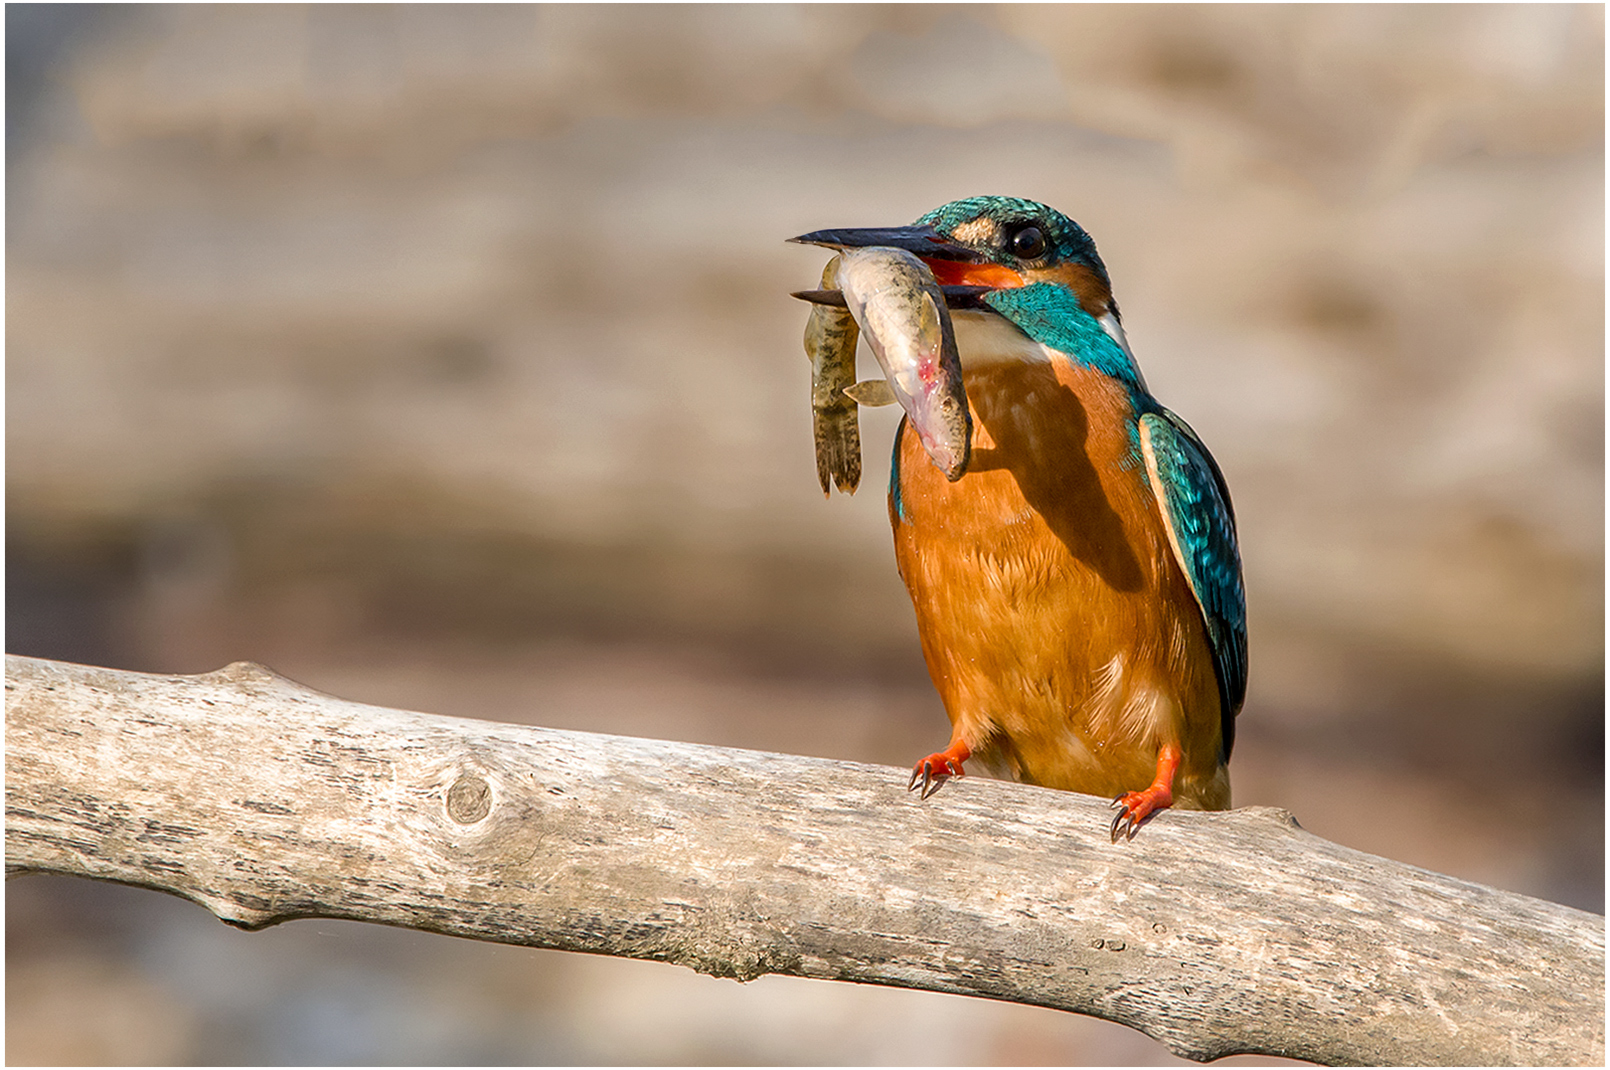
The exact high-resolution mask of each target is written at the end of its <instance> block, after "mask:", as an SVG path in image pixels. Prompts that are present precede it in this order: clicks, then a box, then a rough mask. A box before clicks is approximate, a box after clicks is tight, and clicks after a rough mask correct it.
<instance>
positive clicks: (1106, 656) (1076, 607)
mask: <svg viewBox="0 0 1610 1070" xmlns="http://www.w3.org/2000/svg"><path fill="white" fill-rule="evenodd" d="M793 240H794V241H796V242H803V243H807V244H813V245H822V246H826V247H829V248H833V249H838V250H841V251H842V250H847V249H854V248H857V247H866V246H880V247H881V246H887V247H893V248H897V249H904V250H906V251H908V252H910V253H912V254H914V255H916V256H917V257H918V258H919V259H921V260H922V261H923V263H925V264H926V265H927V266H928V268H929V269H930V270H931V271H932V272H933V275H934V278H935V280H936V281H937V282H938V283H939V284H940V286H941V287H943V288H944V292H945V294H946V296H947V304H953V305H954V307H953V308H952V309H951V311H950V318H951V322H952V325H953V329H954V335H955V341H956V346H957V349H958V351H959V353H960V358H961V369H962V377H963V382H964V385H965V391H966V396H967V401H968V405H969V407H970V408H971V411H972V417H973V432H972V434H973V438H972V453H971V459H970V462H969V463H968V465H967V468H966V470H965V472H963V473H962V474H961V475H960V476H959V477H957V478H955V479H949V478H947V477H946V474H945V473H943V472H941V471H940V470H939V469H938V468H937V467H935V465H934V464H931V463H929V461H928V457H927V455H926V454H925V453H924V451H923V447H922V444H921V443H920V441H919V438H918V435H917V434H916V432H915V430H914V429H913V428H912V427H911V426H910V420H909V417H908V418H904V419H902V420H901V422H900V427H899V430H898V431H897V432H896V433H895V442H894V455H893V461H892V464H891V468H890V475H889V495H888V502H889V521H890V524H891V525H892V527H893V529H894V548H895V561H896V564H897V566H898V568H899V571H900V576H901V578H902V579H903V580H904V581H905V584H906V588H907V590H908V591H909V592H910V595H911V602H912V606H913V608H914V609H915V612H916V618H917V628H918V633H919V635H920V637H921V641H922V652H923V657H924V660H925V661H926V662H927V666H928V672H929V675H930V676H931V678H932V679H933V683H934V687H935V689H936V690H937V691H938V692H939V696H940V698H941V700H942V701H943V703H944V707H945V712H946V714H947V715H948V716H949V718H950V723H951V735H950V741H949V744H948V745H947V746H946V747H945V748H944V749H943V750H941V751H938V752H936V753H933V754H930V755H928V756H927V757H925V758H923V759H922V760H921V761H919V762H917V764H916V766H915V767H914V769H913V770H912V775H911V785H910V786H911V787H912V788H913V789H919V791H920V794H921V796H922V797H923V798H927V797H928V796H929V795H930V794H931V793H932V792H933V791H935V790H937V789H938V787H939V785H940V784H942V783H943V782H944V781H945V780H946V779H947V778H949V777H951V776H956V777H960V776H962V775H963V773H964V767H963V763H965V762H968V761H976V762H977V763H979V764H981V765H983V766H984V767H985V768H987V769H989V770H990V771H991V772H992V773H994V774H996V775H998V776H1004V777H1008V778H1011V779H1015V780H1018V781H1022V782H1025V783H1030V784H1039V785H1043V786H1046V787H1051V788H1060V789H1064V790H1069V791H1077V792H1083V793H1086V794H1093V795H1103V796H1109V797H1111V798H1112V807H1113V809H1115V810H1116V811H1117V814H1116V816H1115V817H1114V818H1113V821H1112V825H1111V829H1110V832H1111V838H1112V840H1113V841H1114V842H1117V841H1118V840H1119V839H1120V838H1126V839H1132V838H1133V837H1134V835H1135V833H1136V831H1137V830H1138V829H1139V828H1140V827H1141V825H1142V824H1144V823H1145V822H1146V821H1148V820H1149V819H1150V818H1151V817H1152V816H1153V815H1154V814H1156V813H1157V812H1158V811H1160V810H1163V809H1165V808H1167V807H1169V806H1178V807H1181V808H1186V809H1199V810H1223V809H1228V808H1229V806H1230V778H1229V771H1228V762H1229V759H1230V750H1231V747H1232V745H1233V743H1234V741H1235V719H1236V715H1237V714H1238V713H1239V712H1240V709H1241V705H1242V702H1243V700H1244V699H1245V696H1246V688H1247V637H1246V602H1245V594H1244V591H1243V585H1242V577H1241V557H1240V550H1239V546H1238V543H1237V538H1236V521H1235V513H1234V510H1233V507H1232V506H1231V503H1230V492H1229V489H1228V487H1227V486H1226V484H1225V480H1224V475H1223V473H1222V472H1221V471H1220V469H1219V466H1218V464H1217V462H1215V461H1214V459H1213V455H1212V454H1211V453H1209V452H1208V449H1207V447H1206V446H1205V445H1203V443H1202V440H1201V439H1200V438H1199V437H1198V436H1197V434H1196V432H1194V431H1193V430H1191V428H1190V426H1189V425H1188V424H1186V422H1185V421H1184V420H1182V419H1180V417H1178V416H1176V415H1175V414H1174V413H1172V412H1170V411H1169V410H1168V409H1166V408H1164V407H1163V406H1162V405H1161V404H1160V403H1159V402H1158V401H1157V399H1156V398H1154V397H1153V396H1152V394H1151V391H1150V390H1149V389H1148V388H1147V386H1146V380H1145V378H1144V377H1143V376H1142V375H1141V372H1140V368H1139V366H1138V365H1137V364H1136V362H1135V358H1134V354H1133V352H1132V351H1131V348H1130V344H1129V341H1128V339H1127V338H1126V336H1125V334H1124V329H1123V325H1122V320H1121V319H1120V316H1119V312H1118V305H1117V302H1116V301H1114V300H1113V294H1112V284H1111V281H1110V280H1109V278H1108V275H1107V268H1106V265H1105V264H1103V263H1102V260H1101V257H1100V256H1099V255H1098V254H1097V252H1096V245H1095V242H1094V241H1092V240H1091V238H1090V235H1089V234H1087V233H1086V232H1085V230H1084V228H1082V227H1081V226H1079V224H1077V223H1075V222H1074V221H1073V220H1071V219H1069V218H1068V217H1067V216H1065V215H1063V214H1062V213H1061V212H1059V211H1057V210H1055V209H1053V208H1050V207H1048V206H1046V205H1044V204H1040V203H1038V202H1036V201H1031V200H1023V199H1019V198H1015V197H999V196H985V197H970V198H967V199H965V200H959V201H953V202H951V203H949V204H946V205H944V206H942V207H940V208H936V209H934V210H933V211H931V212H929V213H928V214H926V215H924V216H923V217H922V218H920V219H918V220H917V221H916V223H914V224H912V225H911V226H907V227H879V228H852V229H840V230H823V231H816V232H813V233H811V234H805V235H801V236H800V237H798V238H795V239H793ZM953 295H954V300H951V299H952V297H953Z"/></svg>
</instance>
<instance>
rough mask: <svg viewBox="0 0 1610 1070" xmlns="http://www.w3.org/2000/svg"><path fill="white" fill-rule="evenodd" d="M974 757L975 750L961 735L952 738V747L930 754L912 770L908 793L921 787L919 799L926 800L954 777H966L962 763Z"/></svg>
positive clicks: (907, 788)
mask: <svg viewBox="0 0 1610 1070" xmlns="http://www.w3.org/2000/svg"><path fill="white" fill-rule="evenodd" d="M972 756H973V748H971V747H969V746H968V745H967V742H966V741H965V740H963V739H962V738H961V736H959V735H955V736H952V737H950V746H948V747H946V748H945V749H944V750H942V751H940V752H939V753H938V754H930V755H928V757H926V758H924V759H923V760H922V761H920V762H918V763H917V764H916V765H915V766H914V767H913V768H912V770H911V783H910V784H907V785H906V790H907V791H916V790H917V789H918V787H919V786H920V787H921V789H922V790H921V792H920V793H919V798H923V799H926V798H927V797H928V796H930V795H932V794H933V793H934V792H936V791H938V790H939V785H941V784H943V783H944V782H945V780H946V779H947V778H949V777H953V776H965V775H966V774H965V773H963V772H962V763H963V762H965V761H966V760H967V759H969V758H971V757H972Z"/></svg>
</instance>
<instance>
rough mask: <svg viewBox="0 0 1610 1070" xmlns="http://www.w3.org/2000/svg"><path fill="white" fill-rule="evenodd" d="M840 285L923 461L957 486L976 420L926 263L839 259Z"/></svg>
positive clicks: (902, 255)
mask: <svg viewBox="0 0 1610 1070" xmlns="http://www.w3.org/2000/svg"><path fill="white" fill-rule="evenodd" d="M837 275H838V286H839V289H840V290H841V291H842V292H843V294H844V303H845V305H846V306H847V307H848V308H849V310H850V314H851V315H852V316H854V317H855V322H856V323H858V324H860V325H861V333H863V334H864V335H866V339H867V342H868V344H870V345H871V347H872V352H873V354H874V355H875V356H876V357H877V358H878V364H879V365H880V366H881V367H882V368H883V374H884V376H885V377H886V378H887V379H888V382H889V387H890V389H891V390H892V391H893V393H894V399H895V400H896V401H898V402H899V403H900V407H901V408H902V409H905V410H906V416H907V418H908V419H909V420H910V422H911V427H912V429H913V430H915V431H916V432H917V437H918V438H919V439H920V440H921V441H922V447H923V449H925V450H927V451H928V456H929V457H930V458H932V459H933V462H934V464H935V465H936V466H938V468H939V470H940V471H942V472H944V473H945V478H946V479H949V480H951V481H952V482H954V481H955V480H958V479H960V478H961V477H962V473H963V472H965V471H967V462H968V460H969V459H970V457H971V455H972V439H973V419H972V414H971V413H970V412H969V411H968V408H967V394H966V391H964V390H963V388H962V365H961V357H960V356H959V355H958V354H957V352H956V333H955V331H954V330H953V329H952V327H951V323H950V312H949V310H948V309H946V307H945V295H944V292H943V291H941V290H940V288H939V284H938V283H937V282H935V281H934V276H933V272H931V271H929V270H928V267H927V265H926V264H924V263H923V262H922V261H921V260H918V259H917V258H916V257H915V256H913V255H912V254H910V253H908V252H906V251H905V250H903V249H888V248H881V247H877V246H873V247H868V248H864V249H853V250H847V251H845V252H844V253H842V254H841V255H840V257H839V264H838V272H837Z"/></svg>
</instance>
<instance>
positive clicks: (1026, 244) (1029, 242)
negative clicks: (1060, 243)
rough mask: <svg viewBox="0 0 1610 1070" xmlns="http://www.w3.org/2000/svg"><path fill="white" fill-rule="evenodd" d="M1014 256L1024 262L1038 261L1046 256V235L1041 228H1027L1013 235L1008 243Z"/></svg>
mask: <svg viewBox="0 0 1610 1070" xmlns="http://www.w3.org/2000/svg"><path fill="white" fill-rule="evenodd" d="M1007 244H1008V245H1009V246H1010V247H1011V250H1012V255H1013V256H1019V257H1022V258H1023V259H1024V260H1037V259H1039V258H1040V257H1042V256H1044V255H1045V235H1044V234H1043V233H1041V232H1040V228H1039V227H1035V226H1027V227H1023V228H1021V229H1019V230H1018V231H1016V232H1015V233H1013V235H1012V237H1011V238H1010V239H1009V241H1008V243H1007Z"/></svg>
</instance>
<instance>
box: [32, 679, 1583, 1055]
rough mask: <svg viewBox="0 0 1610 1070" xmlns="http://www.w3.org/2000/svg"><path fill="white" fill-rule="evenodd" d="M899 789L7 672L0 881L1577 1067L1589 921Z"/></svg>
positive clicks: (254, 915)
mask: <svg viewBox="0 0 1610 1070" xmlns="http://www.w3.org/2000/svg"><path fill="white" fill-rule="evenodd" d="M905 785H906V773H905V771H903V770H899V769H890V768H884V767H878V766H868V765H855V764H849V763H844V762H831V761H824V760H821V759H814V758H797V757H786V756H782V755H775V754H762V753H758V752H753V751H740V750H728V749H723V748H718V747H704V746H695V745H691V744H685V743H660V742H651V741H647V740H640V739H628V738H623V737H614V736H601V735H592V734H588V733H581V732H561V731H552V730H548V729H540V728H529V727H523V726H517V725H508V724H490V723H486V722H481V721H471V720H461V719H457V718H447V717H436V716H430V715H427V714H419V713H406V712H402V711H399V710H389V709H381V708H378V707H373V706H364V705H360V704H357V703H352V702H345V701H342V700H339V699H335V698H330V697H328V696H325V695H321V694H318V693H317V692H313V691H310V690H308V689H306V688H303V687H300V686H298V685H296V684H293V683H291V682H290V681H287V680H284V679H282V678H280V677H278V676H275V675H274V674H273V673H270V672H268V671H267V670H265V669H262V668H260V667H258V666H255V665H249V664H245V663H238V664H235V665H231V666H229V667H228V668H226V669H223V670H221V671H219V672H215V673H210V674H208V675H206V676H194V677H181V676H147V675H142V674H137V673H129V672H119V671H115V670H111V669H97V668H86V667H83V666H77V665H68V664H63V663H60V662H50V661H39V660H34V659H29V658H18V657H10V656H8V657H7V659H6V866H7V870H8V872H13V873H15V872H52V873H67V874H76V875H80V876H86V877H97V878H101V879H105V880H115V881H123V882H127V883H130V884H137V885H143V886H146V887H151V888H157V889H161V890H163V891H168V892H173V893H175V894H178V895H182V896H185V897H187V898H189V899H193V900H195V901H196V902H199V903H201V904H203V905H204V906H206V907H207V908H208V909H209V910H211V911H212V912H213V913H215V914H216V915H218V917H220V918H222V919H223V920H225V921H227V922H230V923H231V924H234V925H239V926H242V927H245V928H257V927H260V926H264V925H270V924H273V923H274V922H278V921H284V920H286V919H289V918H298V917H332V918H351V919H355V920H360V921H373V922H383V923H386V924H391V925H402V926H407V927H410V928H417V929H428V930H431V931H434V932H441V933H451V934H453V935H457V936H467V937H472V938H476V939H482V940H496V941H502V942H505V943H514V944H529V945H532V946H536V947H552V948H562V949H566V950H572V951H590V952H596V953H599V954H606V955H625V956H629V957H633V958H644V959H657V960H661V961H665V962H675V963H680V964H682V965H685V966H691V967H693V968H694V969H696V970H699V971H701V972H704V973H710V974H715V975H718V976H724V977H734V978H737V979H739V980H748V979H750V978H754V977H758V976H760V975H762V974H766V973H785V974H794V975H797V976H801V977H815V978H825V979H836V980H847V981H861V982H868V983H873V984H886V985H898V986H902V987H906V988H921V989H931V990H934V991H939V992H955V993H962V994H966V995H974V996H987V997H991V998H995V999H1003V1000H1011V1001H1015V1002H1020V1003H1031V1004H1039V1005H1042V1006H1047V1007H1056V1008H1061V1009H1063V1010H1069V1011H1076V1012H1078V1013H1081V1014H1090V1015H1094V1016H1096V1017H1100V1018H1106V1019H1109V1020H1111V1021H1115V1022H1121V1023H1123V1024H1125V1025H1129V1026H1133V1027H1134V1028H1136V1029H1139V1030H1141V1031H1143V1032H1145V1033H1147V1034H1149V1035H1151V1036H1153V1037H1156V1038H1157V1039H1158V1040H1160V1041H1162V1042H1163V1043H1165V1044H1167V1045H1168V1046H1169V1047H1170V1048H1171V1049H1173V1050H1174V1051H1175V1052H1177V1053H1179V1054H1181V1055H1184V1056H1188V1057H1190V1058H1194V1059H1212V1058H1216V1057H1218V1056H1221V1055H1227V1054H1232V1053H1236V1052H1253V1053H1262V1054H1268V1055H1284V1056H1292V1057H1296V1058H1301V1059H1310V1060H1314V1061H1318V1062H1331V1063H1365V1064H1370V1063H1373V1064H1475V1063H1483V1064H1492V1063H1518V1064H1545V1065H1547V1064H1602V1063H1603V1061H1604V919H1603V918H1601V917H1599V916H1598V915H1594V914H1587V913H1583V912H1582V911H1578V910H1572V909H1570V908H1567V907H1563V906H1558V905H1555V904H1552V903H1545V902H1542V901H1540V900H1536V899H1530V898H1527V897H1525V896H1521V895H1514V894H1511V893H1508V892H1502V891H1498V890H1496V889H1492V888H1485V887H1481V886H1480V885H1475V884H1469V883H1466V882H1464V881H1459V880H1454V879H1452V878H1450V877H1443V876H1439V875H1437V874H1434V873H1428V872H1425V871H1423V870H1419V869H1415V868H1413V867H1410V866H1405V865H1400V864H1398V863H1395V862H1390V861H1387V860H1385V859H1381V858H1375V857H1373V856H1370V855H1366V854H1361V853H1359V852H1357V851H1353V850H1349V849H1347V848H1344V847H1340V846H1337V845H1336V844H1332V843H1329V842H1326V841H1324V840H1321V839H1319V838H1317V837H1314V836H1311V835H1309V834H1308V833H1306V832H1304V831H1302V830H1301V829H1299V828H1298V827H1297V825H1296V823H1295V822H1294V821H1292V820H1291V818H1290V815H1288V814H1286V813H1285V812H1284V811H1279V810H1270V809H1265V808H1257V807H1254V808H1248V809H1245V810H1238V811H1232V812H1229V813H1222V814H1203V813H1189V812H1175V811H1169V812H1167V813H1164V814H1163V815H1161V816H1159V817H1158V818H1157V819H1156V820H1154V821H1152V822H1151V823H1150V824H1148V825H1147V826H1146V828H1145V829H1144V830H1143V831H1142V832H1141V834H1140V835H1139V836H1138V837H1137V838H1136V839H1135V840H1134V841H1133V842H1131V843H1121V844H1117V845H1114V844H1112V843H1110V842H1108V838H1107V822H1108V816H1109V815H1108V811H1107V810H1106V808H1105V803H1104V802H1103V801H1102V800H1097V799H1092V798H1088V797H1085V796H1080V795H1073V794H1068V793H1063V792H1054V791H1047V790H1044V789H1039V788H1030V787H1025V786H1021V785H1015V784H1006V783H998V782H993V781H988V780H978V779H974V778H968V779H966V780H963V781H959V782H953V783H951V784H949V785H947V786H946V787H945V789H944V790H943V791H941V792H939V793H938V794H937V795H936V796H935V797H933V798H931V799H929V800H927V801H925V802H924V801H919V800H918V799H917V798H916V797H915V796H914V795H911V794H909V793H907V791H906V790H905Z"/></svg>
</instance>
